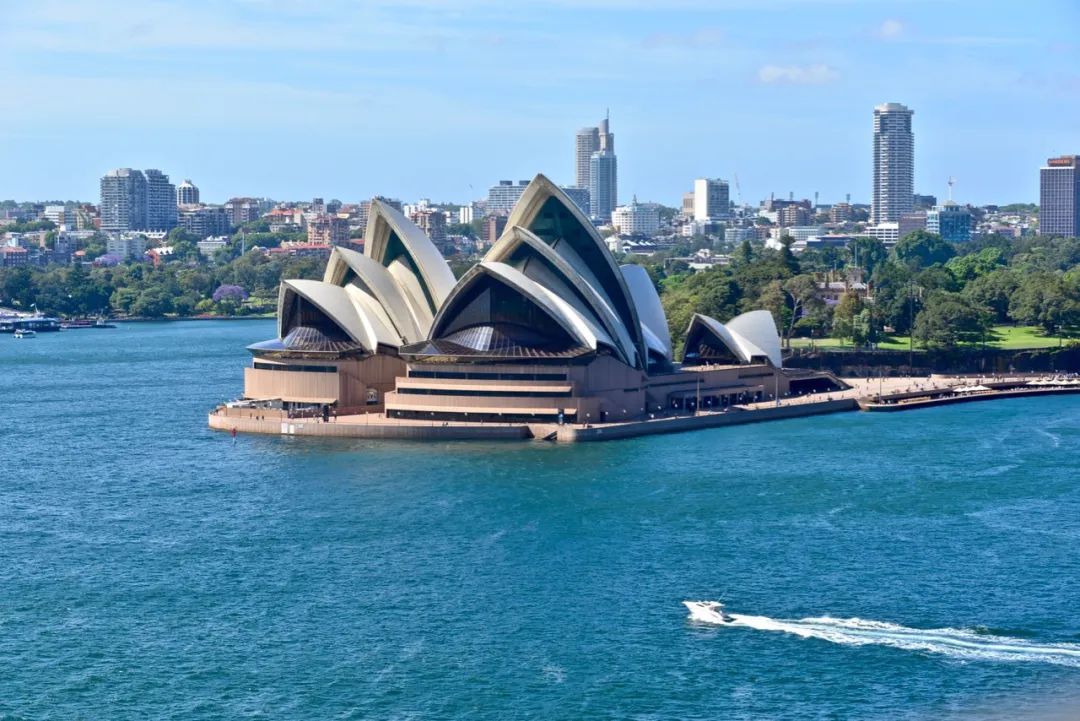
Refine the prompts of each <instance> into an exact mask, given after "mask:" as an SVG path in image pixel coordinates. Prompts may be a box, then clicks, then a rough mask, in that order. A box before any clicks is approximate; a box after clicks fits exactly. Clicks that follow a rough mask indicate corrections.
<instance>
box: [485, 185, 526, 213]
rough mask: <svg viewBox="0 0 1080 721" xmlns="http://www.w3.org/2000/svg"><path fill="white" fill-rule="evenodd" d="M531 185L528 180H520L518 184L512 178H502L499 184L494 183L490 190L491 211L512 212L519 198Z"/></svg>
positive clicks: (489, 210)
mask: <svg viewBox="0 0 1080 721" xmlns="http://www.w3.org/2000/svg"><path fill="white" fill-rule="evenodd" d="M528 185H529V181H527V180H519V181H518V182H517V185H514V182H513V181H511V180H500V181H499V183H498V185H493V186H491V188H490V189H489V190H488V202H487V209H488V212H489V213H506V214H507V215H509V214H510V210H511V209H513V207H514V204H515V203H516V202H518V198H520V197H521V194H522V193H524V192H525V188H526V187H527V186H528Z"/></svg>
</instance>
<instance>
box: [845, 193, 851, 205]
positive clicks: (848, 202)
mask: <svg viewBox="0 0 1080 721" xmlns="http://www.w3.org/2000/svg"><path fill="white" fill-rule="evenodd" d="M844 197H845V198H847V201H845V202H847V204H848V205H851V193H848V194H847V195H845V196H844Z"/></svg>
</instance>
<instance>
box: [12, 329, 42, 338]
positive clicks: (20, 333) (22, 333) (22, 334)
mask: <svg viewBox="0 0 1080 721" xmlns="http://www.w3.org/2000/svg"><path fill="white" fill-rule="evenodd" d="M36 336H37V331H32V330H23V329H22V328H20V329H18V330H17V331H15V337H16V338H34V337H36Z"/></svg>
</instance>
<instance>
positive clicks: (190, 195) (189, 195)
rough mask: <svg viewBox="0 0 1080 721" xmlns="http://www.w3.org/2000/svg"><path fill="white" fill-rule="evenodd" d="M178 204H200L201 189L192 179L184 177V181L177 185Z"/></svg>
mask: <svg viewBox="0 0 1080 721" xmlns="http://www.w3.org/2000/svg"><path fill="white" fill-rule="evenodd" d="M176 204H177V205H198V204H199V189H198V188H197V187H196V186H195V184H194V183H192V182H191V181H190V180H187V179H186V178H185V179H184V182H183V183H180V185H178V186H176Z"/></svg>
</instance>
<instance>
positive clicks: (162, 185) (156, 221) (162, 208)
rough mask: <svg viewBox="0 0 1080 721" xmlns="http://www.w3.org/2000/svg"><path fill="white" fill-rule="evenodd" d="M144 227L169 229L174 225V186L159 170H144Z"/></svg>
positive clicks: (147, 228)
mask: <svg viewBox="0 0 1080 721" xmlns="http://www.w3.org/2000/svg"><path fill="white" fill-rule="evenodd" d="M143 174H144V175H145V176H146V227H145V228H140V230H164V231H169V230H172V229H173V228H175V227H176V186H175V185H173V184H172V183H170V182H169V176H168V175H165V173H163V172H161V171H160V170H154V169H150V170H146V171H144V173H143Z"/></svg>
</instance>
